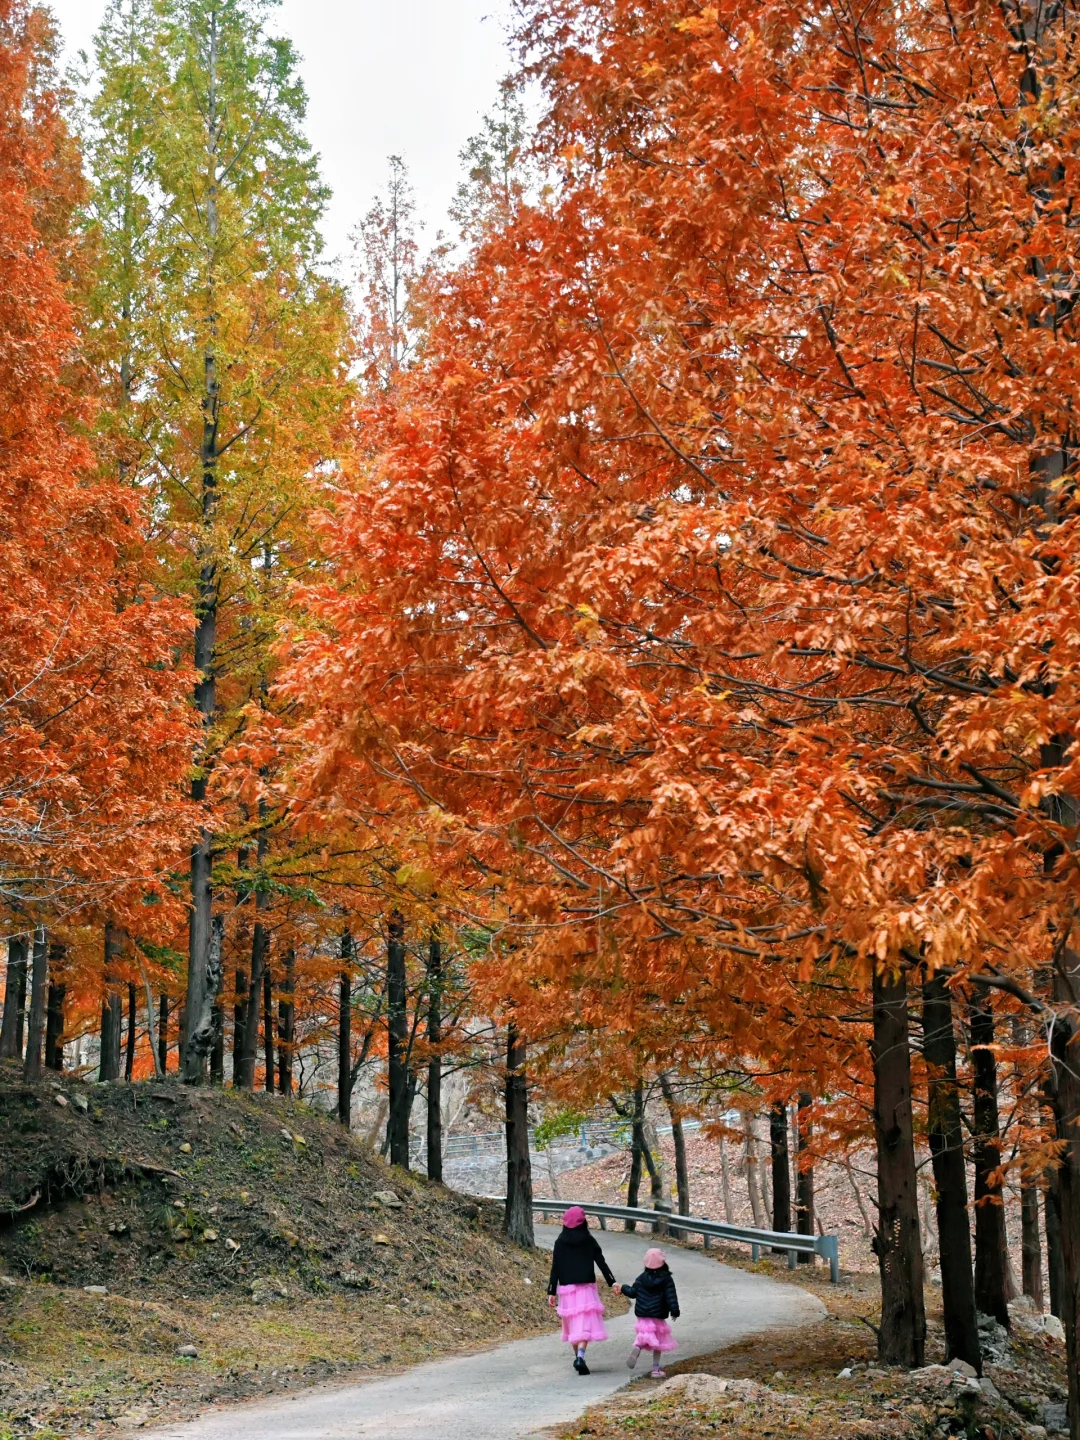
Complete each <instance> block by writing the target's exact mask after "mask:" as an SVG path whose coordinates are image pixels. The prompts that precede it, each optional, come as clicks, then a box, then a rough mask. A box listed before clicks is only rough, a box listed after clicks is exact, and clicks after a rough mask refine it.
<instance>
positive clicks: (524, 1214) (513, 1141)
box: [506, 1025, 534, 1249]
mask: <svg viewBox="0 0 1080 1440" xmlns="http://www.w3.org/2000/svg"><path fill="white" fill-rule="evenodd" d="M525 1059H526V1053H525V1042H524V1040H522V1039H521V1037H520V1036H519V1035H518V1032H517V1030H516V1029H515V1028H514V1026H513V1025H511V1026H510V1029H509V1030H508V1032H507V1037H506V1234H507V1238H508V1239H509V1240H511V1241H512V1242H513V1243H514V1244H515V1245H525V1246H528V1247H529V1249H531V1248H532V1246H533V1243H534V1236H533V1210H532V1203H533V1186H532V1158H531V1156H530V1154H529V1091H528V1084H527V1081H526V1076H525Z"/></svg>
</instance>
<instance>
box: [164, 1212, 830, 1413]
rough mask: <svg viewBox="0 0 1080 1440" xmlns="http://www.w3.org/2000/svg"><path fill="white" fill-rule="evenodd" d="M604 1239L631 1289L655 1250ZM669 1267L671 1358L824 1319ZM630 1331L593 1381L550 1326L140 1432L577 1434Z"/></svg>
mask: <svg viewBox="0 0 1080 1440" xmlns="http://www.w3.org/2000/svg"><path fill="white" fill-rule="evenodd" d="M557 1234H558V1231H557V1229H556V1228H555V1227H554V1226H541V1227H538V1232H537V1243H538V1244H539V1245H542V1246H545V1247H546V1248H548V1249H550V1248H551V1245H552V1244H553V1242H554V1239H555V1236H556V1235H557ZM598 1238H599V1239H600V1242H601V1244H602V1246H603V1248H604V1253H605V1254H606V1256H607V1258H608V1263H609V1264H610V1265H611V1268H612V1269H613V1270H614V1272H615V1274H616V1276H617V1277H618V1278H619V1279H625V1280H627V1281H630V1280H632V1279H633V1278H634V1276H635V1275H637V1274H638V1273H639V1271H640V1270H641V1261H642V1257H643V1256H644V1253H645V1250H646V1248H647V1247H648V1245H649V1244H650V1243H651V1241H650V1240H649V1239H648V1238H647V1237H645V1236H638V1235H625V1234H621V1233H620V1234H615V1233H612V1234H610V1235H599V1236H598ZM671 1258H672V1270H673V1272H674V1275H675V1280H676V1284H677V1285H678V1289H679V1301H680V1304H681V1307H682V1319H680V1320H678V1321H676V1322H675V1324H674V1327H673V1328H674V1331H675V1336H676V1338H677V1340H678V1341H679V1350H678V1352H677V1357H673V1358H678V1359H687V1358H689V1357H692V1356H694V1355H703V1354H708V1353H709V1352H711V1351H713V1350H719V1349H721V1348H722V1347H723V1346H725V1345H730V1344H732V1343H733V1342H734V1341H736V1340H739V1339H741V1338H742V1337H743V1336H745V1335H751V1334H754V1333H756V1332H757V1331H760V1330H767V1329H773V1328H784V1327H789V1326H797V1325H806V1324H809V1323H811V1322H812V1321H814V1320H817V1319H820V1318H821V1317H822V1316H823V1315H824V1314H825V1307H824V1305H823V1304H822V1303H821V1301H820V1300H819V1299H818V1298H817V1297H816V1296H814V1295H810V1294H808V1293H807V1292H806V1291H805V1290H800V1289H798V1288H797V1287H795V1286H793V1285H787V1284H782V1283H780V1282H779V1281H776V1280H770V1279H768V1278H767V1277H765V1276H763V1275H750V1274H747V1272H746V1271H744V1270H736V1269H733V1268H732V1267H731V1266H728V1265H720V1264H717V1262H716V1261H715V1260H712V1259H711V1258H709V1257H708V1256H706V1255H705V1254H704V1253H703V1252H701V1251H693V1250H679V1249H675V1248H673V1253H672V1257H671ZM604 1289H605V1287H604V1286H603V1284H601V1291H602V1292H603V1291H604ZM633 1323H634V1319H633V1315H620V1316H617V1317H615V1318H614V1319H609V1320H608V1331H609V1333H610V1336H611V1339H610V1340H609V1341H608V1342H607V1343H606V1344H604V1345H591V1346H590V1347H589V1366H590V1369H591V1370H592V1374H591V1375H590V1376H587V1377H581V1376H578V1375H576V1374H575V1373H574V1371H573V1370H572V1369H571V1365H570V1361H571V1358H572V1357H571V1355H570V1351H569V1347H568V1346H565V1345H562V1344H560V1343H559V1341H558V1339H557V1333H558V1332H557V1331H555V1330H554V1328H553V1329H552V1332H551V1333H550V1334H548V1335H542V1336H540V1337H539V1338H536V1339H533V1340H515V1341H512V1342H511V1343H510V1344H507V1345H500V1346H499V1347H498V1348H497V1349H494V1350H487V1351H482V1352H480V1353H478V1354H472V1355H459V1356H455V1357H453V1358H451V1359H449V1360H435V1361H432V1362H431V1363H429V1364H425V1365H414V1366H413V1367H412V1368H411V1369H409V1370H406V1371H404V1372H403V1373H402V1374H400V1375H393V1376H390V1377H388V1378H387V1379H385V1380H370V1381H364V1382H361V1383H360V1384H347V1385H334V1386H324V1387H320V1388H319V1389H315V1390H306V1391H301V1392H299V1393H298V1394H296V1395H290V1396H288V1397H283V1398H280V1399H274V1400H271V1401H266V1402H255V1403H253V1404H244V1405H235V1406H230V1407H222V1408H220V1409H216V1410H211V1411H209V1412H208V1413H207V1414H205V1415H203V1416H201V1417H200V1418H199V1419H198V1420H192V1421H185V1422H183V1423H178V1424H174V1425H169V1426H165V1427H164V1428H157V1429H154V1430H152V1431H143V1432H142V1434H144V1435H150V1436H153V1437H156V1440H251V1437H253V1436H255V1437H258V1440H367V1437H375V1436H378V1437H380V1440H521V1437H524V1436H528V1435H534V1434H535V1433H536V1432H537V1431H538V1430H540V1429H543V1428H545V1427H547V1426H550V1425H560V1424H568V1423H569V1422H570V1421H572V1420H574V1419H576V1418H577V1417H578V1416H579V1415H580V1414H582V1412H583V1411H584V1410H585V1409H586V1407H587V1406H589V1405H591V1404H593V1403H594V1402H595V1401H597V1400H599V1399H602V1398H603V1397H604V1396H606V1395H610V1394H612V1392H613V1391H615V1390H618V1389H619V1388H620V1386H622V1385H625V1384H626V1382H627V1380H628V1379H629V1373H628V1371H627V1369H626V1356H627V1354H628V1353H629V1350H630V1343H631V1339H632V1337H633V1333H634V1331H633ZM644 1369H645V1366H644V1365H641V1366H639V1373H641V1372H643V1371H644Z"/></svg>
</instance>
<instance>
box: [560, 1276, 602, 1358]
mask: <svg viewBox="0 0 1080 1440" xmlns="http://www.w3.org/2000/svg"><path fill="white" fill-rule="evenodd" d="M558 1314H559V1318H560V1319H561V1320H562V1338H563V1339H564V1340H565V1341H566V1342H567V1343H568V1344H569V1345H580V1344H582V1343H583V1341H585V1340H606V1339H607V1331H606V1330H605V1329H604V1302H603V1301H602V1300H601V1299H600V1292H599V1290H597V1288H596V1285H595V1284H593V1285H560V1286H559V1308H558Z"/></svg>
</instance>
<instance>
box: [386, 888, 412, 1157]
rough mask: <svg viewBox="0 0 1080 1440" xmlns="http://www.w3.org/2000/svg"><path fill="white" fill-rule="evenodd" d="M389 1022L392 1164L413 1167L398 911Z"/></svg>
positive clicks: (391, 948) (392, 935) (390, 947)
mask: <svg viewBox="0 0 1080 1440" xmlns="http://www.w3.org/2000/svg"><path fill="white" fill-rule="evenodd" d="M386 1021H387V1032H388V1036H387V1038H388V1051H389V1053H388V1064H387V1069H388V1071H389V1074H388V1077H387V1078H388V1081H389V1088H390V1115H389V1122H388V1127H387V1131H388V1138H389V1140H390V1164H391V1165H400V1166H401V1167H402V1169H404V1170H407V1169H408V1168H409V1072H408V1063H407V1054H408V1045H409V1017H408V1009H407V994H406V984H405V921H404V919H403V918H402V916H401V915H400V914H398V912H397V911H396V910H395V912H394V913H393V915H391V917H390V927H389V938H388V943H387V946H386Z"/></svg>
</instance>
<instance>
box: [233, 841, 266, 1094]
mask: <svg viewBox="0 0 1080 1440" xmlns="http://www.w3.org/2000/svg"><path fill="white" fill-rule="evenodd" d="M266 849H267V845H266V836H265V835H264V834H260V835H259V843H258V849H257V852H256V865H257V869H258V874H257V876H256V889H255V924H254V927H253V928H252V932H251V979H250V982H249V988H248V992H247V1003H246V1004H245V1006H244V1048H243V1051H242V1052H241V1057H240V1059H241V1065H240V1086H241V1088H242V1089H244V1090H254V1089H255V1066H256V1064H257V1063H258V1059H259V1016H260V1014H261V1009H262V1007H261V1005H260V1001H261V999H262V993H263V974H264V972H265V969H266V965H267V957H268V954H269V950H270V933H269V931H268V930H267V928H266V926H265V925H264V924H263V921H262V916H263V914H264V913H265V911H266V908H267V906H268V905H269V903H270V892H269V891H268V890H267V889H266V888H265V887H264V886H263V885H262V884H261V883H260V881H261V878H262V867H263V865H264V863H265V861H266Z"/></svg>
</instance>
